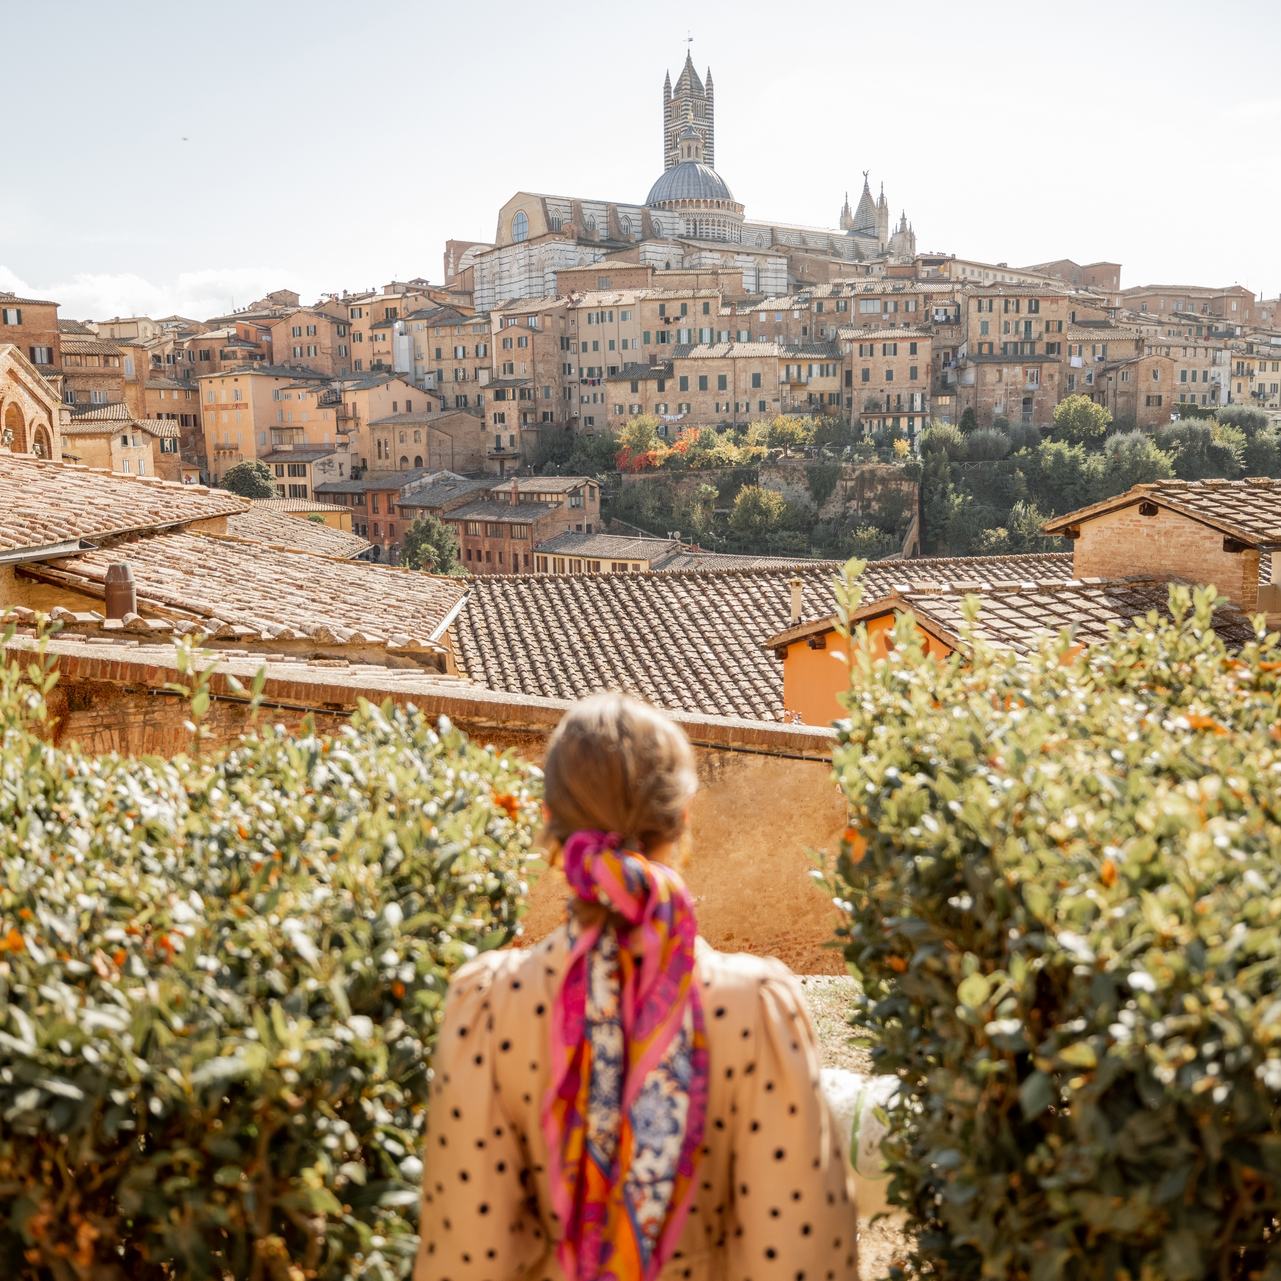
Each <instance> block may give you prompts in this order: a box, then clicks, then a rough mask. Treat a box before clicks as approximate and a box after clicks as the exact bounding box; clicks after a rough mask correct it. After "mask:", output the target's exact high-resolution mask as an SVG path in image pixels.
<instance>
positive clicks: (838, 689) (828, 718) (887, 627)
mask: <svg viewBox="0 0 1281 1281" xmlns="http://www.w3.org/2000/svg"><path fill="white" fill-rule="evenodd" d="M897 621H898V615H897V614H895V613H893V612H890V613H885V614H881V615H879V616H878V617H875V618H869V619H867V620H866V621H865V622H864V623H863V626H864V627H866V628H867V636H868V641H869V643H870V644H871V646H872V653H873V654H875V655H876V656H877V657H884V655H885V653H886V652H887V650H888V649H889V646H890V642H891V640H892V638H893V634H894V624H895V623H896V622H897ZM917 631H918V633H919V634H920V636H921V639H922V640H923V641H924V643H925V652H926V653H927V654H929V655H930V656H931V657H934V658H946V657H947V655H948V654H950V653H951V650H950V649H949V648H948V647H947V646H946V645H944V644H943V642H942V641H940V640H938V639H936V638H935V637H934V636H931V635H930V633H929V632H927V631H925V630H924V629H922V628H919V627H918V628H917ZM823 640H824V641H825V642H826V648H825V649H811V648H810V646H809V641H807V640H798V641H793V642H792V644H791V645H789V646H788V647H787V657H786V658H785V659H784V660H783V706H784V707H786V708H787V710H788V711H789V712H793V713H795V714H796V715H797V716H799V717H800V719H801V720H802V721H803V722H804V723H805V724H806V725H830V724H831V723H832V722H833V721H834V720H837V719H838V718H839V717H841V716H842V715H843V714H844V712H843V709H842V708H841V704H840V702H839V698H840V695H842V694H843V693H844V692H845V691H846V690H847V689H848V688H849V684H850V664H849V655H848V649H849V641H848V640H846V638H845V637H844V636H841V635H840V634H839V633H838V632H836V631H830V632H827V633H826V634H825V635H824V636H823Z"/></svg>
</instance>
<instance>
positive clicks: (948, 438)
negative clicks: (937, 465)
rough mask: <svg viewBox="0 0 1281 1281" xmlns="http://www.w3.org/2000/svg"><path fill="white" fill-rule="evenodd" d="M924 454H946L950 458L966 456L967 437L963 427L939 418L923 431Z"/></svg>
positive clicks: (922, 446)
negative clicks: (963, 433) (963, 432)
mask: <svg viewBox="0 0 1281 1281" xmlns="http://www.w3.org/2000/svg"><path fill="white" fill-rule="evenodd" d="M921 453H922V454H935V453H940V454H946V455H947V457H948V458H952V459H955V458H964V457H965V437H964V436H963V435H961V429H960V428H959V427H957V426H955V425H954V424H952V423H943V422H938V421H937V420H936V421H934V422H932V423H930V425H929V426H928V427H927V428H926V429H925V430H924V431H923V432H922V433H921Z"/></svg>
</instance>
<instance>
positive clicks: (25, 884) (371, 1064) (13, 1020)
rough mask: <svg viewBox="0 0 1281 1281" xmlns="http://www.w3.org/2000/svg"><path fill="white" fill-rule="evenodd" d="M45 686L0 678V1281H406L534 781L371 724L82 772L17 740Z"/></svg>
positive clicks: (277, 733)
mask: <svg viewBox="0 0 1281 1281" xmlns="http://www.w3.org/2000/svg"><path fill="white" fill-rule="evenodd" d="M31 677H34V678H35V679H36V683H35V684H34V685H33V684H30V683H29V680H30V678H31ZM48 684H49V682H48V680H47V678H45V677H44V676H42V675H41V673H40V669H39V667H38V666H37V667H35V668H34V669H33V671H32V672H31V673H30V674H29V675H27V676H23V675H20V674H18V673H17V672H16V669H14V668H13V667H8V666H5V667H0V734H2V735H3V751H2V752H0V858H2V860H3V866H4V869H5V875H4V878H3V881H2V882H0V994H2V997H3V1005H2V1006H0V1118H3V1119H2V1120H0V1186H3V1189H4V1195H3V1199H2V1200H0V1275H4V1276H6V1277H15V1278H41V1279H44V1278H54V1279H56V1281H88V1279H89V1278H92V1279H93V1281H124V1278H129V1279H130V1281H135V1279H138V1281H178V1279H180V1278H193V1279H194V1278H223V1277H228V1278H233V1277H234V1278H257V1277H262V1278H264V1279H265V1278H277V1277H279V1278H294V1277H303V1276H306V1277H309V1278H317V1279H318V1281H338V1279H339V1278H346V1277H350V1276H354V1275H360V1276H362V1277H366V1278H372V1279H374V1281H384V1279H388V1278H395V1277H404V1276H407V1275H408V1272H409V1269H410V1265H411V1262H412V1253H413V1249H414V1246H415V1237H414V1235H413V1234H414V1224H415V1222H416V1218H417V1200H418V1184H419V1180H420V1174H421V1163H420V1161H419V1155H418V1154H419V1147H420V1141H421V1134H422V1122H423V1117H424V1105H425V1100H426V1092H427V1079H428V1064H429V1061H430V1057H431V1046H432V1041H433V1038H434V1036H435V1032H436V1027H437V1022H438V1019H439V1016H440V1011H441V1004H442V1000H443V996H444V991H445V986H446V983H447V981H448V978H449V974H450V973H451V972H452V970H453V969H454V967H455V966H457V965H458V964H459V963H460V962H462V961H463V960H465V959H466V958H467V957H469V956H471V955H473V954H475V952H476V951H477V950H478V949H484V948H490V947H494V946H497V945H498V944H501V943H503V942H504V941H506V940H508V939H510V938H511V937H512V936H513V934H514V932H515V930H516V925H517V906H518V903H519V901H520V899H521V896H522V891H523V884H522V880H521V877H522V872H523V869H524V863H525V859H526V857H527V855H526V851H527V850H528V849H529V847H530V843H531V833H532V831H533V828H534V824H535V822H536V818H537V815H536V813H535V808H536V807H535V805H534V803H533V801H532V799H531V795H530V787H531V777H530V775H529V774H528V773H527V772H526V771H525V770H524V769H522V768H521V767H518V766H517V765H516V764H515V763H514V762H513V761H511V760H509V759H506V758H504V757H501V756H498V755H495V754H494V753H492V752H491V751H488V750H481V749H480V748H478V747H475V746H473V745H471V744H470V743H468V742H467V740H466V739H465V738H464V737H463V736H462V735H461V734H459V733H458V732H456V731H455V730H453V729H451V728H449V727H448V725H444V724H442V726H441V727H440V728H439V729H433V728H432V727H431V726H430V725H429V724H428V723H427V721H426V720H425V719H424V718H423V717H422V716H420V715H418V714H417V713H414V712H407V711H398V710H392V709H391V707H390V706H387V707H384V708H376V707H370V706H365V707H362V709H361V710H360V712H359V713H358V714H357V715H356V716H355V717H353V719H352V721H351V723H350V724H349V725H348V726H346V727H344V728H343V729H342V730H340V731H339V732H338V733H336V734H333V735H323V734H320V733H317V732H315V731H314V730H310V729H304V730H302V731H301V732H299V733H297V734H294V735H291V734H287V733H285V732H284V731H283V730H280V729H270V728H268V729H263V730H261V731H259V732H256V733H253V734H250V735H248V736H246V737H244V738H242V739H241V740H239V741H237V742H235V743H234V744H232V745H231V746H230V747H228V748H227V749H226V750H220V751H218V752H216V753H215V752H212V751H210V752H205V753H196V754H193V755H186V756H178V757H176V758H174V759H167V760H161V759H128V758H124V757H120V756H114V755H105V756H99V757H93V756H89V755H86V754H83V753H81V752H79V751H78V750H74V749H66V750H63V749H60V748H58V747H55V746H52V745H50V744H49V743H48V742H45V741H42V740H41V739H40V738H39V737H38V736H37V734H36V733H35V730H36V729H37V728H38V727H39V726H38V722H39V718H40V717H41V716H42V714H43V710H42V709H43V703H42V694H43V692H44V691H45V690H46V689H47V686H48ZM193 688H194V697H193V713H194V714H195V715H196V716H199V715H200V714H201V713H202V712H203V711H204V710H205V708H206V707H207V705H208V691H207V689H205V688H204V687H203V686H202V685H201V683H200V682H199V681H197V682H195V685H194V687H193Z"/></svg>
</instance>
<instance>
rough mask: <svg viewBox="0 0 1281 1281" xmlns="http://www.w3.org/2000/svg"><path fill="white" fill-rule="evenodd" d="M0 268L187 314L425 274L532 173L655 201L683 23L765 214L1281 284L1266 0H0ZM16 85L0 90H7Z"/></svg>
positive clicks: (739, 165)
mask: <svg viewBox="0 0 1281 1281" xmlns="http://www.w3.org/2000/svg"><path fill="white" fill-rule="evenodd" d="M0 32H2V37H0V38H2V40H3V43H4V45H5V46H6V49H5V53H4V55H3V63H4V69H5V85H6V93H5V101H6V106H5V123H6V126H7V127H6V129H5V144H4V151H3V152H2V153H0V289H12V290H16V291H19V292H23V293H27V294H30V295H34V296H37V297H51V298H54V299H55V300H57V301H59V302H60V303H61V304H62V311H61V314H62V315H63V316H65V317H69V318H78V319H105V318H108V317H110V316H113V315H128V314H150V315H153V316H158V315H165V314H169V313H173V312H178V313H181V314H184V315H189V316H194V317H196V318H204V317H207V316H211V315H215V314H217V313H219V312H221V311H225V310H227V309H229V308H230V307H233V306H241V305H244V304H245V303H247V302H249V301H251V300H252V299H254V298H256V297H260V296H261V295H262V294H263V293H265V292H267V291H268V290H271V289H277V288H292V289H296V290H297V291H298V292H299V293H301V294H302V295H303V298H304V300H311V299H313V298H315V297H317V296H318V295H319V294H320V293H322V292H325V291H329V290H342V289H351V290H356V289H365V288H369V287H373V286H377V285H381V284H382V283H384V282H385V281H388V280H392V279H401V280H403V279H407V278H409V277H413V276H425V277H427V278H428V279H430V280H433V281H439V280H440V279H441V274H442V252H443V247H444V242H445V241H446V240H447V239H450V238H456V239H461V240H490V239H492V238H493V236H494V234H495V226H494V224H495V219H496V216H497V212H498V209H499V207H500V205H501V204H502V203H503V202H504V201H505V200H506V199H508V197H510V196H511V195H512V194H513V193H514V192H516V191H518V190H521V189H525V190H534V191H546V192H555V193H558V194H565V195H580V196H593V197H603V198H607V199H615V200H620V201H627V200H630V201H636V202H639V201H642V200H643V199H644V197H645V193H646V192H647V191H648V190H649V187H650V185H651V183H652V182H653V181H654V179H655V178H656V177H657V176H658V174H659V173H660V172H661V170H662V145H661V144H662V132H661V126H662V116H661V90H662V83H663V75H664V72H665V71H667V70H670V71H671V72H672V78H673V80H675V78H676V75H677V73H678V72H679V70H680V66H681V63H682V62H683V61H684V57H685V50H686V39H687V37H689V36H692V38H693V43H692V50H693V55H694V59H695V63H696V65H697V66H698V69H699V72H700V74H702V72H703V71H704V70H705V69H706V67H707V66H708V65H709V64H710V65H711V67H712V70H713V73H714V76H715V82H716V108H717V118H716V160H717V166H716V167H717V170H718V171H719V172H720V174H721V175H722V177H724V178H725V180H726V181H727V182H728V183H729V185H730V187H731V188H732V190H733V191H734V193H735V196H736V197H737V199H738V200H740V201H741V202H743V204H745V205H746V207H747V216H748V217H749V218H752V219H762V220H766V219H768V220H774V221H779V222H791V223H802V224H808V225H815V226H823V227H834V226H836V223H837V218H838V215H839V211H840V206H841V201H842V199H843V196H844V192H845V190H846V189H847V188H848V189H849V191H850V194H851V200H852V201H854V200H857V197H858V193H859V191H860V190H861V186H862V171H863V170H864V169H867V170H870V172H871V180H872V187H873V191H874V192H875V191H877V190H878V189H879V186H880V184H881V183H882V182H884V184H885V192H886V196H887V198H888V199H889V201H890V204H891V207H892V210H893V213H894V218H895V220H897V218H898V215H899V212H900V210H901V209H906V210H907V213H908V217H909V218H910V219H911V221H912V222H913V224H914V226H915V228H916V233H917V244H918V248H919V249H920V250H922V251H926V250H931V251H933V250H938V251H943V252H949V253H955V254H957V255H958V256H960V257H967V258H978V259H982V260H985V261H992V262H1008V263H1010V264H1011V265H1014V266H1018V265H1025V264H1028V263H1034V262H1041V261H1046V260H1048V259H1052V258H1059V257H1070V258H1075V259H1076V260H1077V261H1078V262H1090V261H1095V260H1098V259H1107V260H1110V261H1114V262H1120V263H1121V264H1122V278H1121V279H1122V285H1123V286H1128V285H1137V284H1148V283H1162V284H1165V283H1189V284H1205V285H1225V284H1234V283H1239V284H1243V285H1246V286H1248V287H1249V288H1251V289H1253V290H1255V291H1256V292H1258V293H1263V294H1264V295H1266V296H1268V297H1275V296H1276V295H1277V294H1278V292H1281V76H1279V75H1278V73H1277V64H1278V54H1279V53H1281V3H1278V2H1277V0H1216V3H1215V4H1213V5H1206V4H1204V2H1203V0H1159V3H1158V2H1154V0H1109V2H1106V3H1099V2H1097V0H1079V2H1078V3H1077V4H1075V5H1072V6H1068V7H1066V8H1065V7H1063V6H1061V5H1048V4H1045V3H1043V2H1042V0H979V2H978V3H975V4H966V5H962V4H958V3H956V0H947V2H946V3H940V2H939V0H915V2H914V3H912V4H894V3H875V4H850V3H839V2H837V0H824V2H823V3H812V2H811V0H788V2H787V3H785V4H778V3H763V2H761V0H736V2H734V3H721V2H720V0H700V3H698V4H692V3H689V2H688V0H687V2H686V3H684V4H675V3H668V2H667V0H646V2H645V3H644V4H643V5H639V6H637V5H628V6H627V7H624V6H622V5H618V4H614V3H610V2H609V0H596V2H595V3H583V2H581V0H557V2H556V3H555V4H538V3H533V2H532V0H531V2H526V3H517V2H513V0H488V2H483V0H471V3H465V4H458V3H457V2H456V0H450V3H443V2H440V0H370V3H367V4H355V3H352V2H351V0H341V2H332V0H254V2H253V3H251V4H244V5H241V6H232V7H228V6H225V5H224V6H221V7H220V6H217V5H214V6H210V5H207V4H193V3H189V2H187V0H180V2H179V3H176V4H175V3H173V0H165V2H164V3H155V2H153V0H117V3H115V4H111V5H105V4H102V3H100V0H42V2H41V3H40V4H24V5H19V4H18V3H17V0H0ZM15 104H16V105H15Z"/></svg>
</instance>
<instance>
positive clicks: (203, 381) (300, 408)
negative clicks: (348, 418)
mask: <svg viewBox="0 0 1281 1281" xmlns="http://www.w3.org/2000/svg"><path fill="white" fill-rule="evenodd" d="M197 381H198V383H199V386H200V406H201V423H202V426H203V429H204V437H205V449H206V453H207V458H208V461H207V467H208V473H209V477H210V479H211V481H212V482H213V483H214V484H217V483H218V481H219V480H220V479H221V478H222V476H223V474H224V473H225V472H227V471H228V470H229V469H230V468H231V467H234V466H235V465H236V464H237V463H240V462H244V461H246V460H248V459H253V458H263V457H264V456H265V455H267V454H269V453H271V452H272V451H273V450H275V449H278V448H284V447H287V446H292V445H304V444H310V445H327V446H329V447H330V448H334V447H336V445H337V441H338V427H337V410H338V403H340V402H336V403H334V404H329V405H323V406H322V405H319V404H317V403H316V401H317V397H316V396H315V394H314V393H315V392H316V391H317V390H319V389H320V388H321V387H323V386H324V385H325V384H326V382H327V380H326V379H325V378H324V377H323V376H322V375H320V374H316V373H312V372H310V371H308V370H302V369H289V368H284V367H280V366H277V365H247V366H245V367H244V368H242V369H232V370H226V371H224V372H223V373H217V374H206V375H204V376H203V377H202V378H200V379H198V380H197ZM299 479H300V480H301V478H299ZM282 496H283V497H286V498H309V497H311V494H310V492H308V493H306V494H290V493H288V492H286V493H285V494H284V495H282Z"/></svg>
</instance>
